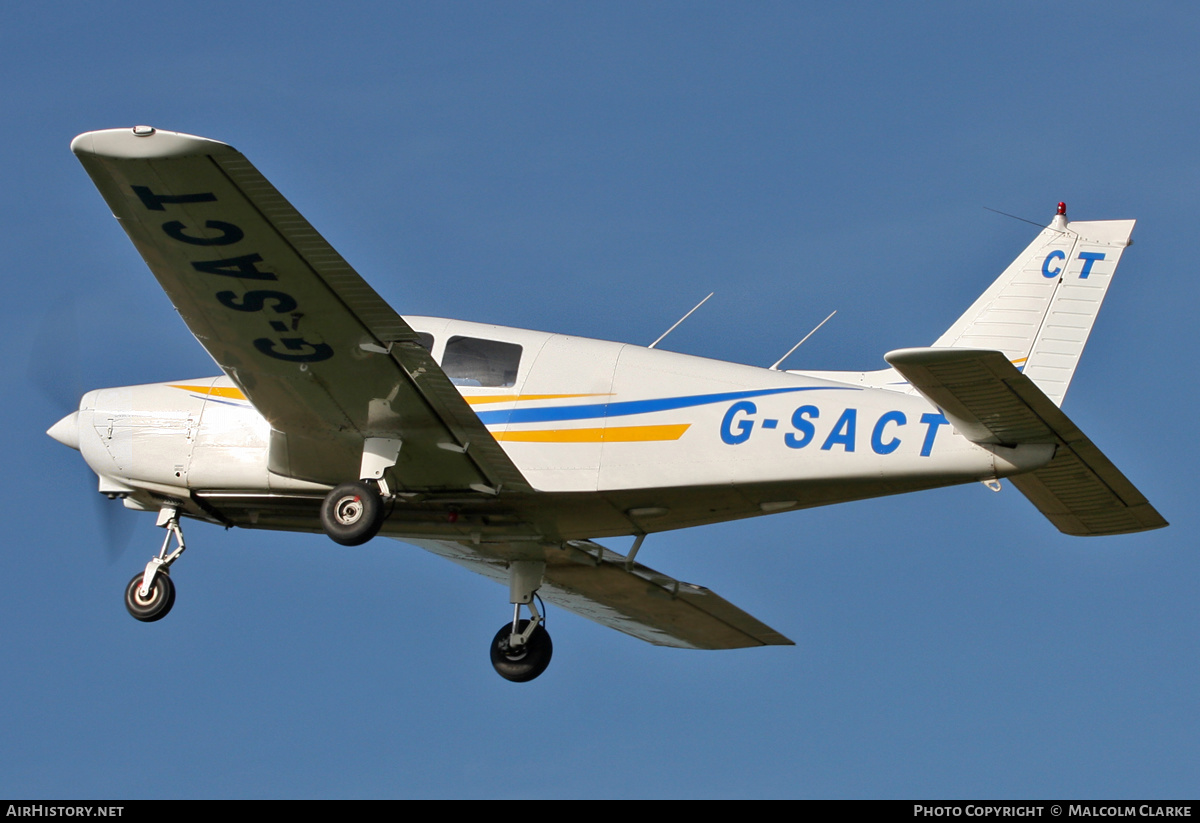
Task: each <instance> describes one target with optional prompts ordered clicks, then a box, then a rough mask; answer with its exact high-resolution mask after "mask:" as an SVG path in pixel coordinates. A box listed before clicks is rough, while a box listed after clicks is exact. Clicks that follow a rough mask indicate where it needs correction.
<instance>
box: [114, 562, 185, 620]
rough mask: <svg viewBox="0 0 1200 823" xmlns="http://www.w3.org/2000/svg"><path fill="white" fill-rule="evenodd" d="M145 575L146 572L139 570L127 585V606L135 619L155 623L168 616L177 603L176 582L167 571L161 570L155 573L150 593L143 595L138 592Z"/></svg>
mask: <svg viewBox="0 0 1200 823" xmlns="http://www.w3.org/2000/svg"><path fill="white" fill-rule="evenodd" d="M144 575H145V572H138V574H136V575H135V576H134V578H133V579H132V580H130V581H129V585H128V586H126V587H125V608H126V609H128V610H129V613H130V614H131V615H133V617H134V619H136V620H140V621H142V622H143V623H153V622H154V621H156V620H162V619H163V618H164V617H166V616H167V614H168V613H169V612H170V611H171V607H172V606H174V605H175V584H174V583H172V582H171V578H170V576H169V575H168V574H167V573H166V572H165V571H160V572H158V574H156V575H154V582H153V583H151V584H150V594H149V595H148V596H146V597H142V596H141V595H140V594H138V589H140V588H141V587H142V577H143V576H144Z"/></svg>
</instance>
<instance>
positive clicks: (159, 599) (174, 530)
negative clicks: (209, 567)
mask: <svg viewBox="0 0 1200 823" xmlns="http://www.w3.org/2000/svg"><path fill="white" fill-rule="evenodd" d="M158 525H159V526H162V527H163V528H165V529H166V530H167V535H166V537H164V538H163V544H162V548H161V549H159V550H158V555H157V556H156V557H154V558H153V559H151V561H150V562H149V563H147V564H146V570H145V571H143V572H142V573H141V574H137V575H134V578H133V579H132V580H130V581H129V585H128V586H126V587H125V608H126V609H127V610H128V611H129V613H130V614H131V615H132V616H133V617H134V619H136V620H140V621H142V622H143V623H153V622H154V621H156V620H162V619H163V618H164V617H166V616H167V613H168V612H170V611H171V607H172V606H174V605H175V584H174V583H172V582H171V578H170V577H169V576H168V574H167V570H168V569H170V567H171V564H172V563H174V562H175V561H176V560H178V559H179V556H180V555H181V554H183V551H184V549H185V548H187V547H186V546H185V545H184V543H183V528H182V527H181V526H180V525H179V509H177V508H176V507H174V506H165V507H164V508H162V509H160V510H159V512H158ZM172 537H174V538H175V541H176V547H175V551H173V552H171V553H170V554H167V548H168V547H169V546H170V545H171V538H172Z"/></svg>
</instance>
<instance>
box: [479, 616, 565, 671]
mask: <svg viewBox="0 0 1200 823" xmlns="http://www.w3.org/2000/svg"><path fill="white" fill-rule="evenodd" d="M518 625H519V626H520V630H521V631H524V630H525V627H526V626H528V625H529V621H528V620H522V621H521V622H520V623H519V624H518ZM510 637H512V623H506V624H504V626H503V627H501V629H500V631H498V632H496V636H495V638H493V639H492V667H493V668H494V669H495V670H496V674H498V675H500V676H501V677H503V678H504V679H505V680H510V681H512V682H513V683H528V682H529V681H530V680H533V679H534V678H535V677H537V676H538V675H540V674H541V673H542V672H544V671H546V667H547V666H549V665H550V657H551V655H553V654H554V644H553V643H551V642H550V634H549V632H547V631H546V629H545V627H543V626H542V625H541V624H538V627H537V628H536V629H534V630H533V634H531V635H530V636H529V642H528V643H526V644H525V645H524V646H522V647H521V649H520V650H519V651H518V652H516V653H515V654H514V653H511V652H510V651H509V648H508V641H509V638H510Z"/></svg>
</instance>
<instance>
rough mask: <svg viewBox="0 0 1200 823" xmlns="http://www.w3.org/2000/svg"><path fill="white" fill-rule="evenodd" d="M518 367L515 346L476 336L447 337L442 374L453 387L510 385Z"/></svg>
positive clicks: (516, 346)
mask: <svg viewBox="0 0 1200 823" xmlns="http://www.w3.org/2000/svg"><path fill="white" fill-rule="evenodd" d="M520 365H521V347H520V346H518V345H517V344H515V343H501V342H499V341H497V340H480V339H479V338H477V337H451V338H450V339H449V340H448V341H447V342H446V353H445V354H444V355H442V371H444V372H445V373H446V375H447V376H448V377H449V378H450V380H451V382H453V383H454V385H456V386H491V387H496V388H503V387H506V386H512V385H514V384H515V383H516V382H517V367H518V366H520Z"/></svg>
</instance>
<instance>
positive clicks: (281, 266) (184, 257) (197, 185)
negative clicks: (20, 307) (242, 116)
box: [71, 126, 529, 493]
mask: <svg viewBox="0 0 1200 823" xmlns="http://www.w3.org/2000/svg"><path fill="white" fill-rule="evenodd" d="M71 150H72V151H73V152H75V154H76V155H77V156H78V157H79V160H80V162H81V163H83V166H84V168H85V169H86V170H87V172H88V174H89V175H90V176H91V178H92V180H93V181H94V182H95V184H96V187H97V188H99V190H100V193H101V194H102V195H103V196H104V199H105V200H106V201H107V202H108V205H109V207H110V208H111V209H112V212H113V214H114V215H115V216H116V218H117V220H118V221H120V223H121V226H122V227H123V228H124V229H125V231H126V232H127V233H128V234H129V237H130V239H131V240H132V241H133V244H134V246H136V247H137V250H138V251H139V252H140V253H141V255H142V257H143V258H144V259H145V261H146V263H147V265H149V267H150V270H151V271H152V272H153V273H154V276H155V277H156V278H157V279H158V282H159V283H160V284H161V285H162V287H163V289H164V290H165V291H166V293H167V296H168V297H169V298H170V300H171V302H172V303H173V304H174V305H175V308H176V309H177V310H178V311H179V314H180V315H181V316H182V317H183V320H184V322H185V323H186V324H187V326H188V328H189V329H190V330H191V331H192V333H193V334H194V335H195V336H196V339H197V340H199V341H200V343H201V345H203V346H204V348H205V349H207V350H208V353H209V354H211V355H212V357H213V359H214V360H216V361H217V363H218V365H220V367H221V368H222V369H223V370H224V371H225V373H226V374H228V375H229V376H230V377H231V378H232V379H233V380H234V382H235V383H236V384H237V385H238V387H239V388H241V390H242V391H243V392H244V393H245V395H246V397H247V398H248V399H249V400H250V402H251V403H253V404H254V406H255V408H257V409H258V411H259V412H260V413H261V414H262V415H263V416H264V417H265V418H266V419H267V420H268V421H269V422H270V424H271V428H272V434H271V447H270V465H271V469H272V470H273V471H275V472H278V473H280V474H285V475H289V476H291V477H298V478H302V479H305V480H312V481H315V482H320V483H329V484H335V483H338V482H342V481H345V480H347V479H357V478H359V477H360V476H364V475H361V474H360V468H361V467H362V466H365V465H366V460H367V458H366V456H365V455H364V444H365V443H366V441H367V440H368V439H369V438H378V440H377V441H375V442H378V443H382V444H383V450H384V451H386V450H387V449H388V448H390V447H389V446H388V445H387V444H388V443H395V441H401V442H402V445H400V447H399V455H398V462H397V463H396V464H395V466H394V468H393V469H392V470H391V472H390V473H389V477H391V478H392V480H393V482H395V483H397V484H398V485H399V487H400V490H409V491H440V490H452V491H464V490H468V489H474V490H476V491H484V492H489V493H494V492H495V491H497V490H499V489H502V488H503V489H505V490H509V491H513V490H517V491H528V490H529V485H528V483H526V481H525V479H524V478H523V477H522V476H521V473H520V471H519V470H518V469H517V468H516V466H514V465H513V463H512V461H511V460H510V459H509V458H508V456H507V455H506V454H505V453H504V451H503V450H502V449H501V448H500V446H499V444H497V443H496V441H495V439H494V438H493V437H492V436H491V434H490V433H489V432H488V431H487V429H486V428H485V427H484V426H483V424H482V423H480V422H479V418H478V416H477V415H476V414H475V413H474V412H473V411H472V410H471V408H470V407H469V406H468V405H467V404H466V402H465V401H464V400H463V399H462V397H461V395H460V394H459V392H458V391H457V389H455V387H454V386H453V384H452V383H451V382H450V380H449V378H447V377H446V375H445V373H444V372H443V371H442V370H441V368H440V367H439V366H438V365H437V363H436V362H434V360H433V358H432V357H430V355H429V352H428V351H427V350H426V349H425V348H424V347H423V346H422V345H421V344H420V342H419V340H418V336H417V334H416V333H415V332H414V331H413V330H412V329H411V328H410V327H409V326H408V324H407V323H406V322H405V321H404V320H403V319H402V318H401V317H400V316H399V315H398V314H397V313H396V312H395V311H394V310H393V309H392V308H391V306H389V305H388V304H387V303H386V302H385V301H384V300H383V299H382V298H381V297H380V296H379V295H378V294H376V292H375V290H374V289H372V288H371V287H370V286H369V285H367V283H366V281H364V280H363V279H362V278H361V277H360V276H359V275H358V273H357V272H355V271H354V269H352V268H351V267H350V265H349V264H348V263H347V262H346V261H345V260H343V259H342V257H341V256H340V255H339V254H338V253H337V252H336V251H334V249H333V248H332V247H331V246H330V245H329V244H328V243H327V242H326V241H325V240H324V239H323V238H322V237H321V236H320V235H319V234H318V233H317V232H316V230H315V229H313V227H312V226H311V225H309V223H308V222H307V221H306V220H305V219H304V218H303V217H302V216H301V215H300V213H299V212H297V211H296V210H295V209H294V208H293V207H292V206H291V204H290V203H288V202H287V200H285V199H284V198H283V196H282V195H280V193H279V192H278V191H276V189H275V188H274V186H272V185H271V184H270V183H269V182H268V181H267V180H266V178H264V177H263V176H262V175H261V174H260V173H259V172H258V170H257V169H255V168H254V166H253V165H251V164H250V161H248V160H247V159H246V158H245V157H244V156H243V155H242V154H241V153H240V152H238V151H237V150H236V149H234V148H233V147H231V146H228V145H226V144H224V143H219V142H217V141H214V140H208V139H205V138H202V137H194V136H192V135H187V134H177V133H174V132H166V131H157V130H155V129H152V128H150V127H147V126H138V127H136V128H134V129H110V130H105V131H95V132H89V133H87V134H81V135H79V136H78V137H76V138H75V140H74V141H72V143H71ZM393 456H394V455H393ZM386 460H387V455H385V456H384V459H383V462H386Z"/></svg>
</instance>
